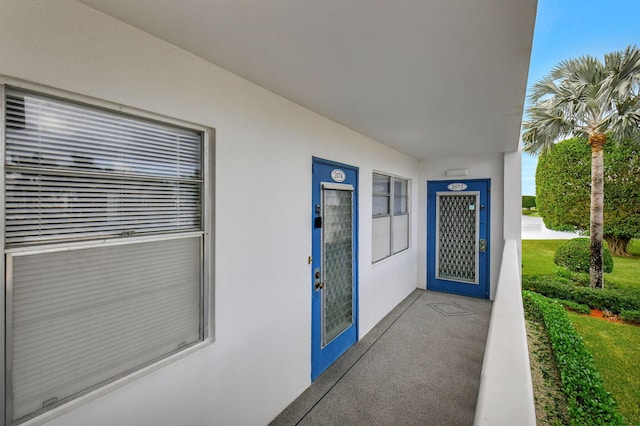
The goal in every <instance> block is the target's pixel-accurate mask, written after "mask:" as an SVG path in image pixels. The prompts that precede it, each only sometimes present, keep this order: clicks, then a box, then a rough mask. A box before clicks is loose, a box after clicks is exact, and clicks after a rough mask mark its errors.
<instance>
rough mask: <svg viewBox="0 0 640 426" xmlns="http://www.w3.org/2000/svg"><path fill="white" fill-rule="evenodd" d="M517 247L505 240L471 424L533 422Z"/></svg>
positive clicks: (495, 425)
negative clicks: (476, 401)
mask: <svg viewBox="0 0 640 426" xmlns="http://www.w3.org/2000/svg"><path fill="white" fill-rule="evenodd" d="M519 261H520V260H519V257H518V249H517V245H516V241H515V240H506V241H505V244H504V250H503V252H502V264H501V266H500V277H499V278H498V288H497V291H496V296H495V300H494V302H493V308H492V311H491V321H490V323H489V334H488V336H487V345H486V347H485V352H484V362H483V365H482V376H481V380H480V391H479V392H478V403H477V405H476V414H475V420H474V425H475V426H485V425H487V426H489V425H491V426H498V425H509V426H512V425H532V426H535V424H536V415H535V406H534V402H533V386H532V384H531V370H530V367H529V352H528V350H527V331H526V326H525V322H524V308H523V306H522V294H521V288H522V284H521V278H520V268H519Z"/></svg>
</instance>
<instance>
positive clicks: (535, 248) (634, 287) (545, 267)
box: [522, 240, 640, 293]
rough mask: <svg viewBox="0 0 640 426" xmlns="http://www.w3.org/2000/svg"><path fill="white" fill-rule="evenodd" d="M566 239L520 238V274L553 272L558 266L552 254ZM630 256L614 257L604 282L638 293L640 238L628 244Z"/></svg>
mask: <svg viewBox="0 0 640 426" xmlns="http://www.w3.org/2000/svg"><path fill="white" fill-rule="evenodd" d="M565 241H566V240H522V275H546V274H553V273H554V272H555V271H556V270H557V269H558V267H557V266H556V265H555V263H553V255H554V254H555V252H556V250H557V249H558V247H559V246H560V244H562V243H564V242H565ZM629 253H630V254H631V255H632V256H631V257H614V258H613V272H611V273H610V274H605V275H604V279H605V282H611V283H613V284H614V285H615V286H616V288H619V289H624V290H628V291H633V292H638V293H640V240H633V241H632V242H631V243H630V244H629Z"/></svg>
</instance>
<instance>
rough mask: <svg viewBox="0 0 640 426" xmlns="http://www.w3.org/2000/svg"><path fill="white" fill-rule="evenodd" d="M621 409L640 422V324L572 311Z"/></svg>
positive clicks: (626, 414)
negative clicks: (599, 317) (635, 324)
mask: <svg viewBox="0 0 640 426" xmlns="http://www.w3.org/2000/svg"><path fill="white" fill-rule="evenodd" d="M568 314H569V318H570V319H571V322H572V323H573V325H574V327H575V328H576V331H577V332H578V333H579V334H580V335H581V336H582V338H583V339H584V344H585V346H586V347H587V350H589V352H591V355H592V356H593V360H594V362H595V364H596V368H598V370H599V371H600V375H601V376H602V379H603V381H604V385H605V388H606V389H607V390H608V391H609V392H611V394H612V395H613V397H614V398H615V400H616V402H617V403H618V410H619V411H620V414H622V415H623V416H624V417H625V418H626V419H627V421H629V423H630V424H634V425H635V424H640V327H637V326H633V325H627V324H617V323H613V322H609V321H604V320H601V319H598V318H592V317H589V316H586V315H580V314H575V313H573V312H568Z"/></svg>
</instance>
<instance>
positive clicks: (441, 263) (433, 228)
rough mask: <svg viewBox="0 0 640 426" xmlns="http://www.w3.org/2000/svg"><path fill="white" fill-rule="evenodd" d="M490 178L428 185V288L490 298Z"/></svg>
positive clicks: (435, 182) (437, 182)
mask: <svg viewBox="0 0 640 426" xmlns="http://www.w3.org/2000/svg"><path fill="white" fill-rule="evenodd" d="M490 184H491V181H490V180H489V179H472V180H455V181H451V180H449V181H432V182H427V217H428V219H427V288H428V289H430V290H435V291H442V292H446V293H455V294H461V295H464V296H473V297H480V298H487V299H488V298H489V213H490V209H489V207H490V206H489V199H490V197H489V193H490Z"/></svg>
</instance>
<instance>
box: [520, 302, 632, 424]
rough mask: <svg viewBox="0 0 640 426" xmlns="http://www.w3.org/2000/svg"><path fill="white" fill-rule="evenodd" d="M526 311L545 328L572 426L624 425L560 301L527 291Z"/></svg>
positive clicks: (613, 401) (614, 403)
mask: <svg viewBox="0 0 640 426" xmlns="http://www.w3.org/2000/svg"><path fill="white" fill-rule="evenodd" d="M522 296H523V301H524V308H525V310H526V311H527V313H528V314H529V315H530V316H531V317H532V318H533V319H535V320H537V321H539V322H540V323H541V324H543V325H544V327H545V329H546V330H547V334H548V335H549V341H550V342H551V348H552V350H553V355H554V358H555V360H556V365H557V366H558V371H559V372H560V378H561V380H562V389H563V392H564V394H565V395H566V397H567V411H568V413H569V417H570V424H571V425H605V424H606V425H623V424H624V419H623V417H622V416H621V415H620V414H619V413H618V412H617V411H616V402H615V400H614V399H613V397H612V396H611V395H610V394H609V393H608V392H607V391H606V389H605V388H604V385H603V383H602V379H601V378H600V374H599V373H598V371H597V370H596V368H595V365H594V363H593V358H592V356H591V354H590V353H589V352H588V351H587V349H586V348H585V346H584V343H583V342H582V338H581V337H580V335H578V333H577V332H576V331H575V329H574V328H573V325H572V324H571V321H570V320H569V317H568V316H567V313H566V311H565V310H564V308H563V307H562V305H561V304H560V303H559V302H558V301H557V300H552V299H548V298H546V297H544V296H541V295H539V294H536V293H533V292H530V291H523V292H522Z"/></svg>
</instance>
